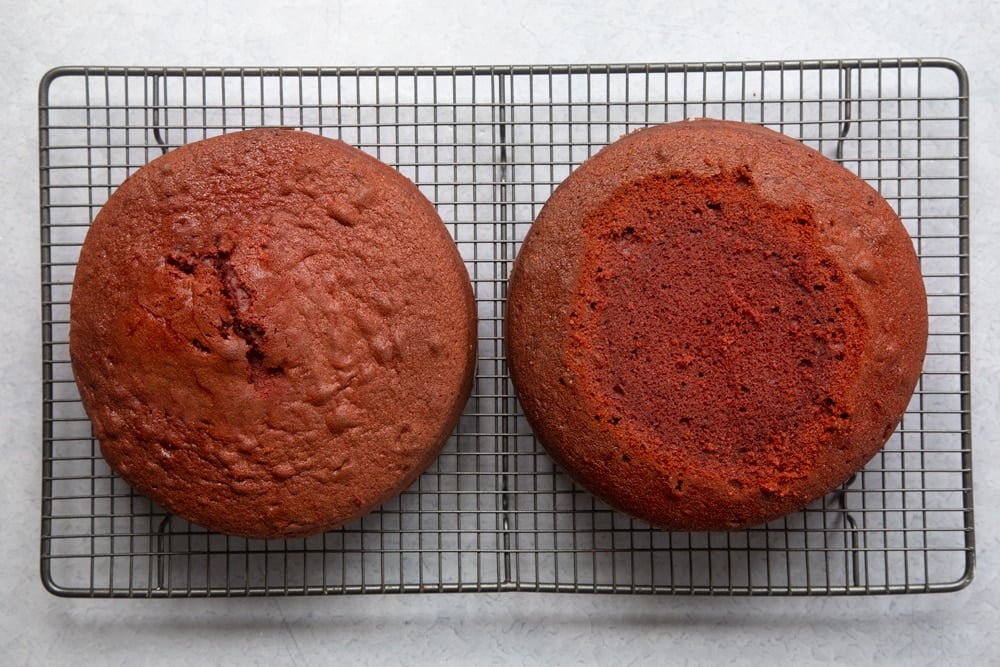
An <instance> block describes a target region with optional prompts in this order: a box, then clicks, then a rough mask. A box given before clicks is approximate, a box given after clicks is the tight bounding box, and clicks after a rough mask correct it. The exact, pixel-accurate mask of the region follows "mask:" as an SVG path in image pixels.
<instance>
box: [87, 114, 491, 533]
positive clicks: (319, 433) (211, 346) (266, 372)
mask: <svg viewBox="0 0 1000 667" xmlns="http://www.w3.org/2000/svg"><path fill="white" fill-rule="evenodd" d="M71 313H72V315H71V328H70V355H71V358H72V363H73V370H74V373H75V374H76V378H77V384H78V386H79V388H80V392H81V395H82V398H83V403H84V406H85V407H86V409H87V412H88V414H89V415H90V417H91V419H92V421H93V425H94V431H95V433H96V435H97V437H98V438H100V442H101V452H102V454H103V455H104V457H105V459H107V461H108V463H109V464H110V465H111V467H112V468H113V469H114V470H116V471H117V472H118V473H119V474H121V476H122V477H124V478H125V479H126V480H128V481H129V482H130V483H131V484H132V485H133V486H134V487H135V488H136V489H137V490H139V491H140V492H141V493H143V494H145V495H147V496H149V497H150V498H152V499H153V500H155V501H157V502H159V503H161V504H162V505H163V506H164V507H166V508H167V509H168V510H170V511H171V512H174V513H176V514H178V515H180V516H181V517H183V518H185V519H188V520H190V521H192V522H194V523H198V524H201V525H203V526H206V527H208V528H210V529H213V530H217V531H221V532H224V533H229V534H233V535H243V536H248V537H267V538H270V537H293V536H305V535H309V534H313V533H317V532H321V531H324V530H329V529H331V528H334V527H336V526H339V525H341V524H344V523H346V522H349V521H351V520H353V519H356V518H358V517H360V516H362V515H364V514H365V513H367V512H369V511H371V510H372V509H374V508H375V507H376V506H378V505H379V504H380V503H382V502H384V501H385V500H387V499H389V498H391V497H392V496H394V495H396V494H397V493H399V492H401V491H402V490H403V489H405V488H406V487H407V486H408V485H409V484H410V483H411V482H413V480H414V479H415V478H416V477H417V476H418V475H419V474H420V473H421V472H422V471H423V470H424V469H425V468H426V467H427V466H428V465H429V464H430V463H431V462H432V461H433V460H434V458H435V457H436V456H437V454H438V452H439V451H440V448H441V446H442V445H443V444H444V442H445V440H446V439H447V437H448V435H449V434H450V433H451V431H452V429H453V428H454V426H455V423H456V421H457V420H458V417H459V415H460V413H461V411H462V408H463V406H464V404H465V401H466V399H467V397H468V395H469V391H470V388H471V383H472V376H473V370H474V365H475V347H476V326H475V304H474V301H473V296H472V290H471V286H470V283H469V278H468V274H467V272H466V270H465V267H464V265H463V263H462V260H461V257H460V256H459V254H458V251H457V249H456V247H455V244H454V243H453V242H452V240H451V238H450V236H449V235H448V232H447V230H446V229H445V227H444V225H443V224H442V222H441V219H440V218H439V217H438V215H437V213H436V212H435V210H434V208H433V206H432V205H431V204H430V202H428V201H427V199H426V198H424V197H423V196H422V195H421V194H420V192H419V191H418V190H417V188H416V187H415V186H414V185H413V184H412V183H411V182H410V181H408V180H407V179H406V178H404V177H403V176H402V175H400V174H399V173H397V172H396V171H395V170H393V169H391V168H390V167H388V166H387V165H385V164H382V163H381V162H379V161H378V160H376V159H375V158H373V157H370V156H368V155H366V154H365V153H362V152H361V151H359V150H357V149H354V148H352V147H350V146H348V145H346V144H344V143H342V142H339V141H333V140H330V139H326V138H323V137H320V136H317V135H313V134H308V133H305V132H297V131H292V130H278V129H268V130H252V131H247V132H239V133H235V134H228V135H225V136H221V137H216V138H213V139H208V140H205V141H200V142H197V143H194V144H190V145H188V146H185V147H182V148H178V149H176V150H174V151H172V152H170V153H168V154H167V155H165V156H163V157H160V158H158V159H156V160H154V161H153V162H151V163H150V164H149V165H147V166H145V167H143V168H142V169H140V170H139V171H138V172H137V173H136V174H135V175H133V176H132V177H131V178H129V179H128V180H127V181H126V182H125V183H123V184H122V186H121V187H120V188H119V189H118V190H117V191H116V192H115V193H114V195H113V196H112V197H111V199H110V200H109V201H108V203H107V204H106V205H105V207H104V208H103V209H102V210H101V212H100V213H99V214H98V216H97V218H96V219H95V221H94V224H93V226H92V227H91V229H90V232H89V233H88V235H87V239H86V242H85V243H84V246H83V249H82V251H81V254H80V261H79V265H78V268H77V272H76V278H75V281H74V285H73V296H72V301H71Z"/></svg>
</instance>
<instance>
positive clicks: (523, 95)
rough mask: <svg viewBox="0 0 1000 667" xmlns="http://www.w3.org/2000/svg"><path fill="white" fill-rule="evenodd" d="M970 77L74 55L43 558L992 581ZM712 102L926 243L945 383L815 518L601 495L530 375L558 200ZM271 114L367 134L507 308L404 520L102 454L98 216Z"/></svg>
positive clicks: (351, 584) (594, 586) (720, 580)
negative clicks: (744, 520)
mask: <svg viewBox="0 0 1000 667" xmlns="http://www.w3.org/2000/svg"><path fill="white" fill-rule="evenodd" d="M968 103H969V101H968V87H967V81H966V77H965V73H964V71H963V70H962V68H961V67H960V66H959V65H957V64H956V63H953V62H950V61H944V60H881V61H874V60H872V61H836V62H763V63H713V64H645V65H622V66H604V65H600V66H597V65H595V66H572V67H567V66H558V67H555V66H537V67H470V68H419V69H413V68H394V69H326V68H322V69H170V68H166V69H164V68H141V69H140V68H75V67H70V68H61V69H57V70H54V71H52V72H50V73H49V74H47V75H46V76H45V78H44V79H43V81H42V83H41V88H40V109H39V131H40V167H41V192H40V195H41V254H42V351H43V366H42V370H43V391H44V397H43V419H44V421H43V438H44V439H43V443H42V447H43V482H42V535H41V572H42V579H43V581H44V583H45V585H46V587H47V588H48V589H49V590H50V591H52V592H53V593H56V594H59V595H67V596H97V597H109V596H115V597H120V596H131V597H166V596H216V595H224V596H246V595H305V594H332V593H370V592H380V593H381V592H444V591H508V590H519V591H576V592H601V593H605V592H606V593H686V594H708V593H727V594H770V595H775V594H786V595H787V594H797V595H802V594H875V593H911V592H930V591H949V590H956V589H958V588H961V587H963V586H964V585H966V584H967V583H968V582H969V581H970V580H971V578H972V574H973V567H974V556H975V552H974V536H973V517H972V480H971V476H972V467H971V450H970V446H971V443H970V395H969V299H968V295H969V272H968V271H969V267H968V244H969V239H968V211H969V203H968ZM692 116H710V117H716V118H729V119H738V120H743V121H749V122H755V123H763V124H765V125H768V126H769V127H772V128H774V129H776V130H779V131H781V132H784V133H785V134H788V135H791V136H793V137H796V138H799V139H801V140H803V141H804V142H805V143H807V144H809V145H810V146H813V147H814V148H816V149H818V150H820V151H821V152H823V153H824V154H826V155H827V156H830V157H832V158H834V159H838V160H840V161H841V162H842V163H843V164H844V165H845V166H846V167H847V168H849V169H851V170H852V171H854V172H856V173H858V174H860V175H861V176H862V177H863V178H865V179H867V180H868V181H869V182H870V183H872V184H873V185H874V186H875V187H877V188H878V189H879V190H880V191H881V193H882V194H883V196H885V197H886V198H887V199H888V201H889V202H890V203H891V204H892V205H893V206H894V207H895V209H896V210H897V211H898V212H899V214H900V216H901V218H902V219H903V221H904V223H905V225H906V227H907V229H908V230H909V231H910V233H911V235H912V237H913V240H914V243H915V245H916V247H917V249H918V252H919V254H920V257H921V264H922V267H923V272H924V278H925V281H926V285H927V291H928V303H929V307H930V327H931V335H930V341H929V352H928V355H927V361H926V364H925V372H924V374H923V376H922V378H921V380H920V384H919V386H918V387H917V391H916V393H915V395H914V397H913V401H912V403H911V405H910V409H909V411H908V412H907V413H906V416H905V418H904V419H903V423H902V424H901V426H900V428H899V429H898V430H897V432H896V433H895V434H894V435H893V436H892V438H891V440H890V441H889V443H888V444H887V445H886V447H885V449H884V451H883V452H882V453H880V454H879V455H878V456H876V457H875V459H874V460H873V461H872V462H871V463H870V464H869V465H868V466H867V467H866V468H865V469H864V470H863V471H862V472H860V473H859V474H858V475H856V476H855V478H854V479H852V480H851V481H850V482H849V483H848V484H846V485H845V486H844V487H843V488H842V489H840V490H839V491H837V492H835V493H833V494H831V495H829V496H828V497H826V498H824V499H822V500H820V501H818V502H816V503H814V504H813V505H811V506H810V507H808V508H807V509H806V510H804V511H803V512H800V513H798V514H794V515H792V516H789V517H787V518H784V519H781V520H779V521H775V522H772V523H771V524H768V525H766V526H761V527H758V528H754V529H751V530H746V531H740V532H733V533H693V534H688V533H676V532H674V533H671V532H660V531H657V530H653V529H651V528H650V527H649V526H647V525H645V524H642V523H640V522H637V521H632V520H630V519H629V518H627V517H625V516H623V515H621V514H619V513H616V512H614V511H612V510H610V509H609V508H607V507H606V506H604V505H602V504H601V503H599V502H597V501H595V500H594V499H593V498H592V497H591V496H590V495H588V494H587V493H586V492H584V491H582V490H580V489H579V488H577V487H575V486H574V485H573V484H572V483H571V482H570V481H569V480H568V479H567V478H566V477H565V476H564V475H563V474H562V473H561V472H559V471H557V470H555V469H554V468H553V465H552V463H551V462H550V460H549V459H548V457H547V456H546V455H545V454H544V452H543V451H542V450H541V449H540V447H539V445H538V444H537V442H536V441H535V440H534V439H533V437H532V435H531V431H530V429H529V427H528V425H527V423H526V422H525V420H524V418H523V415H522V414H521V412H520V410H519V408H518V404H517V401H516V399H515V396H514V393H513V390H512V387H511V384H510V380H509V378H508V375H507V370H506V367H505V362H504V356H503V346H502V323H503V316H504V299H505V295H506V280H507V276H508V273H509V270H510V265H511V261H512V259H513V257H514V256H515V255H516V253H517V250H518V247H519V243H520V241H521V239H523V238H524V235H525V233H526V232H527V230H528V227H529V226H530V224H531V221H532V220H533V219H534V217H535V216H536V214H537V213H538V211H539V209H540V208H541V206H542V204H543V203H544V202H545V200H546V199H547V198H548V196H549V195H550V194H551V192H552V190H553V189H554V188H555V186H557V185H558V184H559V183H560V182H561V181H562V180H563V179H564V178H565V177H566V176H567V175H568V174H569V173H570V171H572V169H573V168H574V167H576V166H577V165H578V164H579V163H580V162H582V161H583V160H584V159H586V158H587V157H588V156H590V155H591V154H593V153H594V152H596V151H597V150H598V149H600V148H601V147H602V146H604V145H605V144H607V143H609V142H611V141H613V140H615V139H617V138H618V137H619V136H621V135H622V134H624V133H625V132H628V131H630V130H634V129H637V128H640V127H644V126H647V125H650V124H653V123H660V122H664V121H673V120H680V119H683V118H687V117H692ZM261 125H282V126H292V127H299V128H302V129H304V130H309V131H313V132H318V133H321V134H324V135H326V136H331V137H340V138H342V139H344V140H345V141H347V142H348V143H351V144H354V145H356V146H358V147H360V148H361V149H363V150H365V151H368V152H369V153H371V154H372V155H375V156H376V157H378V158H380V159H381V160H383V161H385V162H387V163H389V164H391V165H394V166H395V167H397V168H398V169H399V170H400V171H402V172H403V173H404V174H406V175H407V176H408V177H410V178H411V179H412V180H414V181H415V182H416V183H417V184H418V185H419V187H420V188H421V190H422V191H423V192H424V193H425V194H426V195H427V196H428V197H429V198H430V199H431V200H432V201H433V202H434V203H435V204H436V206H437V209H438V211H439V212H440V214H441V216H442V218H443V219H444V220H445V222H446V224H447V225H448V228H449V229H450V231H451V233H452V235H453V236H454V238H455V240H456V242H457V244H458V247H459V249H460V251H461V253H462V256H463V257H464V258H465V261H466V264H467V267H468V270H469V273H470V276H471V278H472V281H473V285H474V287H475V292H476V296H477V301H478V308H479V318H480V319H479V335H480V345H479V369H478V375H477V379H476V384H475V388H474V393H473V396H472V398H471V400H470V401H469V404H468V406H467V408H466V411H465V414H464V415H463V417H462V419H461V422H460V424H459V426H458V428H457V430H456V433H455V434H454V435H453V436H452V438H451V439H450V440H449V441H448V444H447V446H446V448H445V450H444V453H443V454H442V455H441V457H440V458H439V459H438V460H437V462H436V463H435V464H434V465H433V466H432V467H431V468H430V470H428V471H427V472H426V473H425V474H424V475H423V476H422V477H420V478H419V480H418V481H417V482H416V483H415V484H414V486H413V487H412V488H411V489H409V490H408V491H406V492H405V493H404V494H402V495H401V496H400V497H399V498H397V499H395V500H392V501H390V502H388V503H386V504H385V505H384V506H383V507H382V508H381V509H380V510H378V511H376V512H374V513H373V514H371V515H369V516H368V517H366V518H364V519H362V520H360V521H357V522H355V523H353V524H351V525H349V526H346V527H344V528H342V529H339V530H335V531H332V532H330V533H327V534H325V535H320V536H316V537H313V538H310V539H304V540H302V539H300V540H287V541H258V540H246V539H240V538H232V537H226V536H222V535H218V534H213V533H209V532H206V531H205V530H203V529H200V528H198V527H195V526H191V525H189V524H188V523H186V522H184V521H182V520H180V519H178V518H176V517H171V516H169V515H167V514H165V513H164V511H163V510H162V509H161V508H159V507H157V506H156V505H153V504H151V503H150V502H149V501H147V500H146V499H144V498H143V497H141V496H138V495H136V494H134V493H133V492H132V491H131V490H130V488H129V487H128V485H127V484H125V483H124V482H123V481H122V480H120V479H118V478H117V477H115V476H114V475H113V474H112V473H111V472H110V471H109V469H108V468H107V466H106V465H105V464H104V462H103V460H102V459H101V457H100V453H99V450H98V447H97V443H96V442H95V440H94V439H93V437H92V433H91V428H90V423H89V421H88V420H87V417H86V415H85V413H84V411H83V408H82V405H81V403H80V400H79V395H78V393H77V389H76V386H75V384H74V382H73V378H72V373H71V369H70V364H69V356H68V344H67V341H68V320H69V312H68V311H69V305H68V304H69V296H70V288H71V284H72V279H73V271H74V266H75V262H76V259H77V256H78V252H79V248H80V244H81V243H82V241H83V238H84V235H85V233H86V231H87V227H88V225H89V224H90V222H91V221H92V219H93V217H94V215H95V214H96V213H97V211H98V210H99V209H100V207H101V205H102V204H103V203H104V202H105V201H106V200H107V198H108V196H109V195H110V194H111V193H112V191H113V190H114V189H115V187H116V186H117V185H118V184H119V183H121V182H122V181H123V180H124V179H125V178H126V177H127V176H128V175H129V174H131V173H133V172H134V171H135V170H136V169H138V168H139V167H140V166H142V165H143V164H145V163H147V162H148V161H149V160H151V159H152V158H154V157H156V156H157V155H160V154H161V153H163V152H166V151H168V150H170V149H171V148H173V147H176V146H179V145H182V144H185V143H188V142H191V141H195V140H198V139H202V138H204V137H207V136H212V135H216V134H220V133H223V132H228V131H233V130H238V129H243V128H249V127H256V126H261Z"/></svg>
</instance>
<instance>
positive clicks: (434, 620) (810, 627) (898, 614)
mask: <svg viewBox="0 0 1000 667" xmlns="http://www.w3.org/2000/svg"><path fill="white" fill-rule="evenodd" d="M622 4H624V3H622ZM750 4H759V5H760V6H759V7H755V8H753V9H744V8H743V7H744V5H750ZM865 4H867V3H860V2H855V1H848V2H840V3H822V4H821V3H805V2H802V3H798V2H790V1H784V2H773V3H740V2H720V1H713V2H701V3H672V4H665V3H662V2H648V1H645V0H642V1H636V2H631V3H628V6H629V7H630V8H629V9H627V10H626V9H619V8H618V7H617V3H609V2H606V1H604V2H593V1H591V0H574V2H549V3H537V2H520V1H513V0H511V1H508V2H479V3H459V2H454V3H449V2H431V1H428V2H424V3H417V2H413V3H403V2H393V3H376V2H366V1H347V0H345V1H343V2H336V1H333V0H331V1H329V2H322V3H320V2H305V1H303V0H287V1H286V2H283V3H274V2H267V3H265V2H259V1H245V2H235V1H224V2H215V3H201V2H158V3H154V2H134V1H133V2H98V3H86V4H84V3H68V2H65V1H61V0H40V1H38V2H33V3H25V2H17V1H15V0H2V3H0V25H3V26H4V39H3V40H0V56H2V62H3V63H4V67H3V72H2V74H0V100H2V105H3V109H4V116H5V117H4V122H3V123H2V124H0V136H2V140H0V146H2V147H3V149H4V157H3V159H2V160H0V192H2V200H3V203H4V208H5V211H6V213H5V215H4V216H3V218H2V220H0V238H2V240H3V247H4V249H5V251H6V253H5V261H4V279H3V281H2V285H0V291H2V294H0V299H2V301H3V302H4V303H7V304H8V305H10V307H11V308H10V312H9V313H8V316H7V317H6V318H5V319H6V321H7V325H6V326H7V327H9V329H7V330H6V332H5V335H4V336H2V337H0V347H2V352H0V401H2V402H0V405H2V406H3V424H4V429H3V439H2V442H0V448H2V449H0V460H2V461H3V466H2V467H0V477H2V483H0V502H2V506H3V507H5V508H6V512H5V513H4V514H3V515H2V518H0V535H2V540H0V554H2V558H0V562H2V563H3V569H2V575H0V576H2V578H3V586H2V589H0V590H2V591H3V592H4V594H5V599H4V603H3V606H2V608H0V656H2V658H0V663H2V664H5V665H6V664H10V665H20V664H44V665H59V664H110V665H118V664H121V665H126V664H170V665H179V664H294V665H311V664H316V665H319V664H328V663H330V662H332V661H334V660H336V661H337V662H343V663H345V664H359V663H364V662H369V663H371V664H407V665H409V664H422V663H431V664H440V663H444V664H448V663H452V664H508V663H534V664H537V663H548V664H554V663H558V664H562V663H569V664H619V663H620V664H674V663H678V664H679V663H683V664H687V663H692V664H697V663H711V664H761V663H765V662H766V663H770V664H830V663H833V664H850V665H857V664H880V665H881V664H905V665H911V664H935V665H939V664H963V665H965V664H967V665H984V664H1000V632H998V628H1000V602H998V600H1000V577H998V575H997V571H998V568H1000V519H998V517H1000V512H998V511H997V510H998V508H1000V457H998V456H997V453H998V449H997V434H998V433H1000V393H998V387H1000V349H998V347H997V345H996V342H995V340H996V338H997V335H998V334H1000V296H998V295H997V291H996V289H995V277H996V276H997V275H998V274H1000V259H998V258H1000V228H998V226H997V224H996V218H997V213H996V211H998V210H1000V190H998V189H997V188H996V187H995V183H996V177H995V175H996V174H997V173H1000V148H998V147H1000V130H998V125H997V123H996V122H995V118H996V117H997V115H998V113H1000V74H998V67H997V62H998V61H1000V48H998V44H1000V8H998V5H997V3H994V2H990V1H987V0H980V1H977V2H973V1H959V2H953V3H945V2H918V1H915V2H910V3H905V4H904V3H898V4H899V5H900V6H899V7H898V8H896V9H888V8H885V7H883V6H882V3H879V5H880V6H879V8H877V9H869V8H865V7H863V5H865ZM376 5H381V6H376ZM906 56H943V57H949V58H953V59H956V60H958V61H959V62H961V63H962V64H963V65H964V66H965V67H966V68H967V70H968V72H969V76H970V80H971V109H972V119H971V160H970V162H971V170H972V178H971V228H972V300H973V308H972V311H973V318H972V343H973V387H974V389H973V423H974V435H973V456H974V461H975V463H974V470H975V494H976V519H977V521H976V524H977V525H976V539H977V545H978V554H977V555H978V568H977V576H976V579H975V581H974V582H973V583H972V585H971V586H970V587H969V588H967V589H965V590H963V591H961V592H958V593H952V594H943V595H911V596H893V597H879V598H852V599H824V598H809V599H802V598H797V599H788V598H777V599H765V598H742V599H730V598H710V599H709V598H693V599H692V598H671V597H661V598H650V597H626V596H588V595H547V594H459V595H412V596H399V595H396V596H368V597H347V598H339V597H335V598H322V597H320V598H311V599H273V598H272V599H238V600H207V601H206V600H201V601H199V600H168V601H149V600H70V599H60V598H56V597H53V596H51V595H49V594H48V593H46V592H45V590H44V589H43V588H42V585H41V583H40V581H39V575H38V548H39V538H38V534H39V502H40V501H39V498H40V476H41V453H40V451H41V448H40V437H41V436H40V429H41V426H40V421H41V418H40V414H41V413H40V396H41V389H40V382H41V380H40V354H39V340H40V333H39V326H40V325H39V253H38V176H37V173H38V172H37V155H38V152H37V121H38V117H37V87H38V82H39V79H40V77H41V76H42V74H43V73H44V72H45V71H46V70H48V69H49V68H51V67H54V66H57V65H84V64H93V65H192V66H194V65H465V64H522V63H523V64H529V63H604V62H652V61H668V62H677V61H726V60H758V59H820V58H860V57H906Z"/></svg>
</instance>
